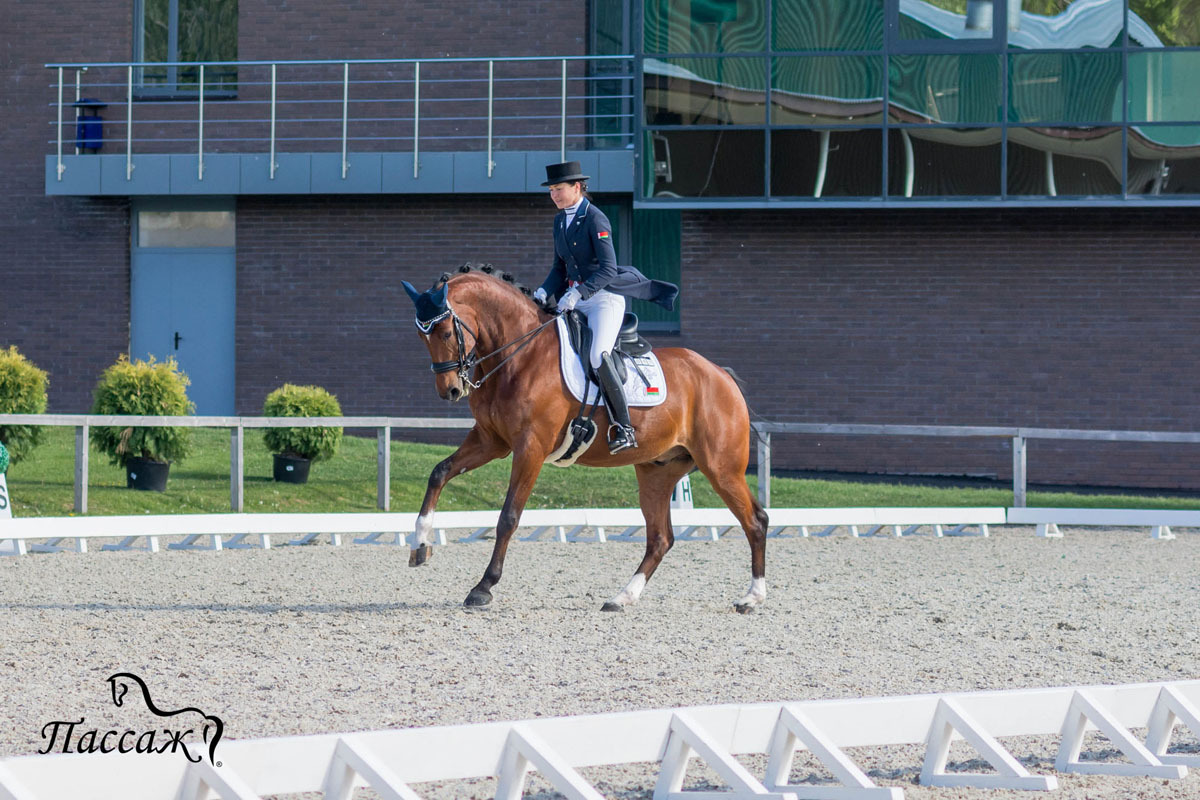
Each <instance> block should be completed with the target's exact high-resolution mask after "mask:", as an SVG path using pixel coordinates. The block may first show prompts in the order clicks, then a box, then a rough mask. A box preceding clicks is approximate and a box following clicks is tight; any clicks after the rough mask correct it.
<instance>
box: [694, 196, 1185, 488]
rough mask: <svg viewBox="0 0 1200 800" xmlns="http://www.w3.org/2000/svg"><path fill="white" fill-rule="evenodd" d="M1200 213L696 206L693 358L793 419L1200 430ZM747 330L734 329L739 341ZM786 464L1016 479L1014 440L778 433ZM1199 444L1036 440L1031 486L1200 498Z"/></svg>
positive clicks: (768, 412)
mask: <svg viewBox="0 0 1200 800" xmlns="http://www.w3.org/2000/svg"><path fill="white" fill-rule="evenodd" d="M1198 222H1200V212H1198V211H1197V210H1195V209H1179V210H1167V209H1155V210H1124V209H1120V210H1106V209H1096V210H1081V209H1063V210H1047V209H1031V210H1003V211H996V210H977V211H974V210H966V211H959V210H928V211H924V210H909V211H886V212H876V211H869V212H853V211H821V212H806V211H779V212H734V211H713V212H690V213H685V214H684V225H683V264H684V265H685V266H684V270H683V274H684V284H685V285H684V287H683V301H684V305H683V333H682V337H681V338H682V340H683V343H684V344H685V345H686V346H689V347H693V348H695V349H697V350H699V351H701V352H703V353H705V354H706V355H709V356H710V357H712V358H713V359H714V360H716V361H718V362H719V363H723V364H730V365H734V366H736V367H737V369H738V370H739V372H740V373H741V374H742V375H743V376H744V377H745V378H747V379H748V380H749V382H750V385H751V392H752V394H751V398H752V401H753V405H754V407H755V409H756V410H757V411H758V412H759V413H760V414H762V415H763V416H764V417H766V418H768V419H772V420H786V421H796V422H853V423H909V424H948V425H1023V426H1029V427H1046V428H1053V427H1072V428H1108V429H1145V430H1197V429H1200V406H1198V405H1197V403H1196V401H1195V397H1196V395H1197V392H1198V391H1200V374H1198V373H1197V372H1196V370H1194V369H1193V368H1192V367H1191V364H1190V362H1191V360H1192V359H1191V356H1190V353H1191V352H1192V350H1193V349H1194V347H1195V343H1196V341H1197V340H1198V338H1200V321H1198V319H1197V315H1196V313H1195V305H1196V300H1197V297H1198V296H1200V271H1198V270H1197V251H1198V249H1200V229H1198V226H1197V223H1198ZM731 331H737V334H736V335H733V336H731V335H729V333H730V332H731ZM776 438H777V440H778V441H777V444H778V445H779V446H780V448H781V449H780V450H779V451H778V452H777V455H776V463H777V464H783V465H786V466H790V467H794V468H797V469H832V470H844V471H853V472H859V471H861V472H910V473H911V472H916V473H921V472H951V473H958V474H978V475H998V476H1000V477H1008V476H1010V475H1011V452H1010V450H1009V444H1008V443H1007V442H1005V441H1000V442H990V441H987V440H976V441H969V442H961V443H956V444H950V445H948V444H946V443H931V442H930V441H929V440H917V441H915V442H914V441H899V440H896V439H891V440H888V439H881V438H878V437H861V438H860V437H795V436H793V437H776ZM1197 455H1200V453H1198V452H1197V451H1196V449H1195V448H1194V447H1189V446H1186V445H1172V446H1166V447H1158V448H1152V447H1146V446H1143V445H1116V444H1061V445H1060V444H1055V443H1052V442H1045V441H1040V442H1033V443H1031V444H1030V449H1029V475H1030V480H1031V481H1044V482H1070V483H1084V484H1087V483H1097V484H1111V483H1124V484H1128V485H1141V486H1157V487H1175V486H1190V487H1197V486H1200V468H1198V467H1197V466H1195V464H1196V463H1197V462H1198V461H1200V459H1197Z"/></svg>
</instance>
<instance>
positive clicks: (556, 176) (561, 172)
mask: <svg viewBox="0 0 1200 800" xmlns="http://www.w3.org/2000/svg"><path fill="white" fill-rule="evenodd" d="M587 179H588V176H587V175H584V174H583V167H582V166H580V165H579V162H578V161H568V162H566V163H565V164H547V165H546V181H545V183H543V184H542V186H553V185H554V184H556V183H569V182H571V181H586V180H587Z"/></svg>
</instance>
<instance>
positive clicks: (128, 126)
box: [125, 66, 133, 181]
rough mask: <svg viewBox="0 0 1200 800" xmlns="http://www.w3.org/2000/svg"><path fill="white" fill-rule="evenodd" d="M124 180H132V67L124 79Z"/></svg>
mask: <svg viewBox="0 0 1200 800" xmlns="http://www.w3.org/2000/svg"><path fill="white" fill-rule="evenodd" d="M125 180H127V181H131V180H133V67H132V66H130V67H129V77H128V78H127V79H126V81H125Z"/></svg>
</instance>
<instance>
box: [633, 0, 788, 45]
mask: <svg viewBox="0 0 1200 800" xmlns="http://www.w3.org/2000/svg"><path fill="white" fill-rule="evenodd" d="M643 17H644V21H643V28H644V33H645V48H646V52H647V53H746V52H757V51H762V50H765V49H766V38H767V37H766V31H767V17H766V0H646V3H645V7H644V12H643Z"/></svg>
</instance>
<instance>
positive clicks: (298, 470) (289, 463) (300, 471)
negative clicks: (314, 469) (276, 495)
mask: <svg viewBox="0 0 1200 800" xmlns="http://www.w3.org/2000/svg"><path fill="white" fill-rule="evenodd" d="M310 464H312V459H308V458H300V457H299V456H281V455H279V454H276V455H275V480H277V481H279V482H280V483H308V467H309V465H310Z"/></svg>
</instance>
